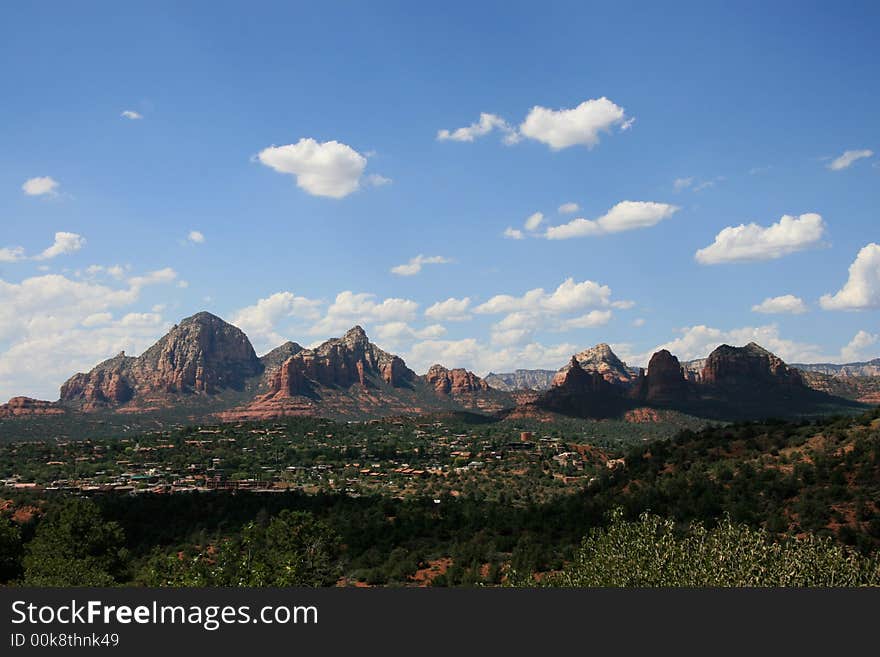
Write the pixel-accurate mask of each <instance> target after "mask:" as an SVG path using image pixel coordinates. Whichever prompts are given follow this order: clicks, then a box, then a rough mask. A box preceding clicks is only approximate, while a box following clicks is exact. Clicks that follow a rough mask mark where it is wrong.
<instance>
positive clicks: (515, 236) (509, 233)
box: [504, 226, 525, 240]
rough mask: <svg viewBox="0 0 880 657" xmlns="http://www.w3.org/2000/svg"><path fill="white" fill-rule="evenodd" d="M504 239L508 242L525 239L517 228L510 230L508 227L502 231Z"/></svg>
mask: <svg viewBox="0 0 880 657" xmlns="http://www.w3.org/2000/svg"><path fill="white" fill-rule="evenodd" d="M504 237H506V238H507V239H509V240H521V239H523V238H525V234H524V233H523V232H522V231H521V230H520V229H519V228H511V227H510V226H508V227H507V228H505V229H504Z"/></svg>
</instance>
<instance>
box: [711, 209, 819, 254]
mask: <svg viewBox="0 0 880 657" xmlns="http://www.w3.org/2000/svg"><path fill="white" fill-rule="evenodd" d="M824 233H825V224H824V222H823V221H822V216H821V215H818V214H815V213H809V214H802V215H800V216H799V217H793V216H791V215H783V216H782V218H781V219H780V220H779V221H778V222H776V223H775V224H771V225H770V226H766V227H765V226H760V225H758V224H756V223H750V224H740V225H739V226H728V227H727V228H724V229H723V230H722V231H721V232H720V233H718V234H717V235H716V236H715V241H714V242H713V243H712V244H710V245H709V246H707V247H705V248H702V249H699V250H698V251H697V252H696V254H695V256H694V257H695V258H696V261H697V262H699V263H700V264H702V265H717V264H720V263H727V262H749V261H756V260H774V259H776V258H781V257H782V256H785V255H788V254H790V253H795V252H797V251H803V250H804V249H808V248H810V247H812V246H815V245H816V244H818V243H819V241H820V240H821V239H822V236H823V234H824Z"/></svg>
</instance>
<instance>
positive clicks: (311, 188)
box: [257, 137, 390, 198]
mask: <svg viewBox="0 0 880 657" xmlns="http://www.w3.org/2000/svg"><path fill="white" fill-rule="evenodd" d="M257 159H258V160H259V161H260V162H262V163H263V164H265V165H266V166H267V167H271V168H272V169H274V170H275V171H277V172H279V173H288V174H291V175H293V176H294V177H296V184H297V186H298V187H300V188H301V189H302V190H304V191H305V192H307V193H309V194H312V195H313V196H325V197H330V198H343V197H345V196H348V195H349V194H351V193H353V192H355V191H357V190H358V189H359V188H360V186H361V180H362V176H363V173H364V169H365V168H366V166H367V158H366V157H365V156H363V155H361V154H360V153H358V152H357V151H356V150H355V149H353V148H352V147H351V146H348V145H347V144H343V143H341V142H338V141H325V142H318V141H315V140H314V139H311V138H308V137H303V138H302V139H300V140H299V141H298V142H297V143H295V144H287V145H285V146H269V147H268V148H264V149H263V150H262V151H260V152H259V153H258V154H257ZM380 178H381V176H380V177H379V178H371V179H370V180H368V181H367V182H368V183H370V184H373V185H375V184H377V182H378V181H379V179H380ZM382 180H383V181H386V182H390V181H388V180H387V179H385V178H382ZM379 184H381V182H380V183H379Z"/></svg>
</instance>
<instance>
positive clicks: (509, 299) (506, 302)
mask: <svg viewBox="0 0 880 657" xmlns="http://www.w3.org/2000/svg"><path fill="white" fill-rule="evenodd" d="M610 303H611V288H610V287H608V286H607V285H600V284H599V283H596V282H594V281H589V280H587V281H581V282H576V281H575V280H574V279H573V278H567V279H566V280H565V281H563V282H562V283H561V284H560V285H559V287H557V288H556V289H555V290H554V291H553V292H549V293H548V292H545V291H544V288H540V287H539V288H535V289H533V290H529V291H528V292H526V293H525V294H523V295H522V296H519V297H516V296H511V295H509V294H498V295H495V296H494V297H492V298H491V299H489V300H488V301H486V302H485V303H482V304H480V305H479V306H477V307H476V308H474V312H477V313H481V314H492V313H511V312H516V311H518V310H526V311H549V312H555V313H561V312H576V311H578V310H583V309H586V308H590V307H596V306H607V305H610Z"/></svg>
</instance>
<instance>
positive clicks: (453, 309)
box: [425, 297, 471, 322]
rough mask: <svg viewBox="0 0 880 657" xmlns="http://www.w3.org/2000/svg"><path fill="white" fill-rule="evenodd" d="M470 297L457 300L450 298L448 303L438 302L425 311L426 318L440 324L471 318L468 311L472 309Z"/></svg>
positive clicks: (447, 300)
mask: <svg viewBox="0 0 880 657" xmlns="http://www.w3.org/2000/svg"><path fill="white" fill-rule="evenodd" d="M470 305H471V299H470V297H464V298H463V299H456V298H455V297H449V298H448V299H446V301H438V302H437V303H435V304H432V305H431V306H429V307H428V308H427V309H426V310H425V317H428V318H429V319H433V320H435V321H440V322H444V321H446V322H461V321H464V320H468V319H470V318H471V315H470V313H469V312H468V310H469V309H470Z"/></svg>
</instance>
